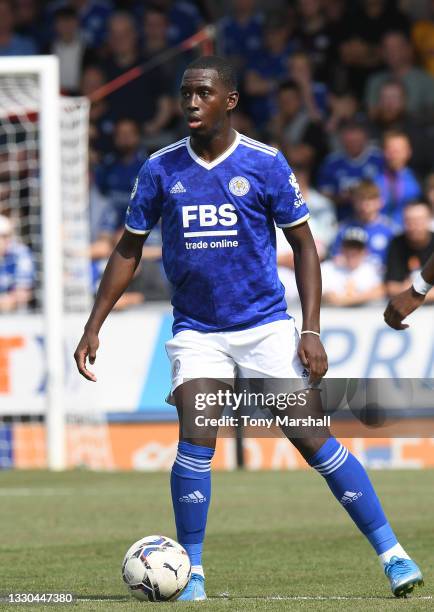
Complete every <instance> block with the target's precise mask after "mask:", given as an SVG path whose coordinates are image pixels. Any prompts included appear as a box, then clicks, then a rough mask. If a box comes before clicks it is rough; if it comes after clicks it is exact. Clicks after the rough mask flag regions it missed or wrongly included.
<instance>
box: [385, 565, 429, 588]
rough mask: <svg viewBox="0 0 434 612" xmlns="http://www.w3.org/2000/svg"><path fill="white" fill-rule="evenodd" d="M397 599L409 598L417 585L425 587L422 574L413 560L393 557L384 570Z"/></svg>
mask: <svg viewBox="0 0 434 612" xmlns="http://www.w3.org/2000/svg"><path fill="white" fill-rule="evenodd" d="M384 573H385V574H386V576H387V577H388V578H389V581H390V588H391V589H392V593H393V594H394V595H395V597H407V595H408V594H409V593H411V592H412V591H413V589H414V587H415V586H416V585H419V586H422V585H423V576H422V572H421V571H420V569H419V568H418V566H417V565H416V563H415V562H414V561H412V560H411V559H403V558H401V557H392V558H391V559H390V561H389V563H387V565H386V566H385V568H384Z"/></svg>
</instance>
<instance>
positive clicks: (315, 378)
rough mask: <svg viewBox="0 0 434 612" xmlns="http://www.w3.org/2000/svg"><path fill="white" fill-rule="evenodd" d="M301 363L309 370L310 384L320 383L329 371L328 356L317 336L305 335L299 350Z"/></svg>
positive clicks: (302, 337) (299, 344)
mask: <svg viewBox="0 0 434 612" xmlns="http://www.w3.org/2000/svg"><path fill="white" fill-rule="evenodd" d="M297 352H298V356H299V357H300V360H301V363H302V364H303V365H304V367H305V368H307V369H308V370H309V383H311V384H316V383H319V382H320V380H321V378H322V377H323V376H325V373H326V372H327V370H328V362H327V354H326V352H325V349H324V347H323V345H322V342H321V340H320V339H319V337H318V336H315V334H303V335H302V336H301V338H300V342H299V343H298V348H297Z"/></svg>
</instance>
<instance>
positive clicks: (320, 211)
mask: <svg viewBox="0 0 434 612" xmlns="http://www.w3.org/2000/svg"><path fill="white" fill-rule="evenodd" d="M292 169H293V170H294V173H295V175H296V177H297V181H298V184H299V187H300V191H301V193H302V194H303V198H304V200H305V201H306V202H307V205H308V207H309V212H310V219H309V226H310V229H311V231H312V234H313V237H314V240H315V244H316V248H317V251H318V255H319V258H320V260H322V259H324V258H325V256H326V254H327V252H328V250H329V247H330V245H331V244H332V242H333V240H334V238H335V236H336V231H337V222H336V213H335V210H334V205H333V202H332V201H331V200H329V199H327V198H326V197H325V196H323V195H321V194H320V193H319V192H318V191H316V190H315V189H314V188H313V187H312V185H311V183H310V177H309V168H308V167H307V166H296V165H292ZM276 243H277V244H276V246H277V265H278V273H279V278H280V280H281V281H282V283H283V285H284V287H285V296H286V300H287V302H293V301H295V300H298V291H297V284H296V281H295V273H294V254H293V252H292V249H291V247H290V246H289V244H288V241H287V240H286V238H285V236H284V234H283V232H282V231H280V230H279V229H277V230H276Z"/></svg>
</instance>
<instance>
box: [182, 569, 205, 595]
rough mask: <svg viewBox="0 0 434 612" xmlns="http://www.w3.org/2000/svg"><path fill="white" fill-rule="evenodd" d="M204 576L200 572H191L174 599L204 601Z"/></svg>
mask: <svg viewBox="0 0 434 612" xmlns="http://www.w3.org/2000/svg"><path fill="white" fill-rule="evenodd" d="M205 599H206V593H205V578H204V577H203V576H201V575H200V574H192V575H191V578H190V581H189V583H188V584H187V586H186V587H185V589H184V591H183V592H182V594H181V595H180V596H179V597H178V599H177V600H176V601H204V600H205Z"/></svg>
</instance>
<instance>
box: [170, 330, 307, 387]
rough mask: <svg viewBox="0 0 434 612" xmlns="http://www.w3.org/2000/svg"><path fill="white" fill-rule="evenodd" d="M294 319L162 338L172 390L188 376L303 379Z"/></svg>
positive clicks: (186, 331)
mask: <svg viewBox="0 0 434 612" xmlns="http://www.w3.org/2000/svg"><path fill="white" fill-rule="evenodd" d="M299 338H300V336H299V334H298V331H297V329H296V327H295V322H294V319H289V320H288V319H285V320H281V321H273V322H272V323H266V324H265V325H259V326H258V327H252V328H250V329H244V330H242V331H232V332H231V331H229V332H211V333H203V332H197V331H194V330H185V331H181V332H179V333H178V334H176V336H175V337H174V338H172V340H169V341H168V342H166V351H167V355H168V357H169V359H170V364H171V372H172V392H173V391H174V390H175V389H176V387H178V386H179V385H180V384H182V383H183V382H185V381H186V380H188V379H192V378H214V379H217V380H225V381H233V380H234V379H235V378H281V379H294V378H296V379H303V380H306V377H307V375H308V372H307V371H306V369H305V368H304V366H303V364H302V363H301V361H300V359H299V357H298V354H297V346H298V341H299Z"/></svg>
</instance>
